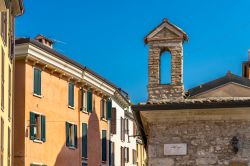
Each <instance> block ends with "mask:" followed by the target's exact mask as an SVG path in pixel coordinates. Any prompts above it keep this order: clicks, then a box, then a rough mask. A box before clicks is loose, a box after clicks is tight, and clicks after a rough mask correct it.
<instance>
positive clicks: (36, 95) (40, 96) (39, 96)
mask: <svg viewBox="0 0 250 166" xmlns="http://www.w3.org/2000/svg"><path fill="white" fill-rule="evenodd" d="M33 96H35V97H38V98H42V97H43V96H42V95H38V94H35V93H33Z"/></svg>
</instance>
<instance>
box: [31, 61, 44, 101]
mask: <svg viewBox="0 0 250 166" xmlns="http://www.w3.org/2000/svg"><path fill="white" fill-rule="evenodd" d="M36 70H37V71H38V72H39V74H40V80H39V81H40V82H37V83H38V84H39V85H37V86H40V87H39V88H40V91H39V92H38V90H37V89H36V76H35V74H36V72H35V71H36ZM33 95H34V96H36V97H42V70H41V69H40V68H39V67H36V66H34V67H33Z"/></svg>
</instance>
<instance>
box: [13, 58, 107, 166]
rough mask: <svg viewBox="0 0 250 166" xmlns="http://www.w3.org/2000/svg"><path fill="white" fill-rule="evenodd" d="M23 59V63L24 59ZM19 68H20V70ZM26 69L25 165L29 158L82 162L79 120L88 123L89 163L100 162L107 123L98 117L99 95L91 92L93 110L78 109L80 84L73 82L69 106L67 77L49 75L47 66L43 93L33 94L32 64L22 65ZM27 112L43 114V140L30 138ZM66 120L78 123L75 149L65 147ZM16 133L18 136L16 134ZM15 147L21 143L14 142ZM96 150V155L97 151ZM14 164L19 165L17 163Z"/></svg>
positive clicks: (58, 165) (65, 165)
mask: <svg viewBox="0 0 250 166" xmlns="http://www.w3.org/2000/svg"><path fill="white" fill-rule="evenodd" d="M22 62H23V63H24V61H22ZM18 72H23V71H22V70H20V71H18ZM25 72H26V75H25V121H24V123H25V124H23V126H25V131H26V133H25V166H29V165H30V163H32V162H37V163H43V164H47V165H49V166H52V165H55V166H69V165H72V166H73V165H74V166H75V165H76V166H77V165H81V135H82V134H81V130H82V129H81V123H82V122H85V123H88V124H89V125H88V128H89V132H88V134H89V139H88V148H89V151H88V156H89V159H88V160H89V165H93V166H94V165H99V164H100V163H101V130H102V129H106V130H107V127H108V126H107V122H104V121H100V100H101V97H99V96H97V95H94V97H93V100H94V103H95V104H94V107H93V108H94V111H93V113H91V114H89V115H88V114H86V113H82V112H80V111H79V100H80V99H79V96H80V94H79V90H80V87H79V86H77V85H76V86H75V90H74V95H75V96H74V101H75V102H74V103H75V108H74V109H71V108H68V81H67V79H62V78H59V77H58V76H55V75H52V74H51V73H50V72H49V71H47V70H46V69H45V70H44V71H42V74H41V80H42V83H41V85H42V86H41V92H42V97H41V98H39V97H35V96H33V67H32V66H31V63H30V64H26V65H25ZM23 88H24V87H23ZM17 93H18V91H17ZM18 100H19V99H18ZM18 102H19V101H18ZM21 102H23V101H21ZM21 111H23V110H21ZM30 112H37V113H41V114H43V115H45V116H46V142H44V143H36V142H34V141H32V140H30V138H29V119H30ZM66 121H68V122H72V123H75V124H77V129H78V148H77V149H69V148H68V147H66V127H65V123H66ZM21 126H22V125H21ZM15 127H16V126H15ZM90 129H91V130H90ZM22 135H23V133H22ZM22 135H21V137H22ZM16 137H17V138H18V137H19V136H17V135H16ZM17 148H22V147H19V146H17ZM17 151H20V149H17ZM21 151H22V150H21ZM98 153H99V155H97V154H98ZM98 156H99V157H98ZM16 166H22V165H21V164H20V165H19V164H18V165H16Z"/></svg>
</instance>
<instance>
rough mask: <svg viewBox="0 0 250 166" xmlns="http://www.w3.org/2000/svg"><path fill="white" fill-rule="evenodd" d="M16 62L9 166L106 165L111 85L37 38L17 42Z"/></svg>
mask: <svg viewBox="0 0 250 166" xmlns="http://www.w3.org/2000/svg"><path fill="white" fill-rule="evenodd" d="M15 63H16V67H15V79H16V80H18V84H16V85H15V89H16V90H15V117H18V118H16V120H15V123H14V126H15V131H14V132H15V140H14V146H15V151H14V165H15V166H30V165H32V166H38V165H39V166H41V165H48V166H49V165H55V166H69V165H82V166H86V165H91V166H92V165H93V166H94V165H98V166H99V165H109V158H110V157H109V153H108V152H109V143H108V142H109V141H108V140H110V132H109V123H110V122H109V120H110V119H111V108H112V100H116V101H120V100H124V99H123V97H122V96H121V95H120V93H119V91H118V90H117V88H116V86H115V85H113V84H112V83H110V82H109V81H107V80H106V79H104V78H103V77H101V76H100V75H98V74H96V73H95V72H94V71H92V70H90V69H89V68H87V67H85V66H82V65H81V64H79V63H77V62H75V61H73V60H71V59H69V58H67V57H66V56H64V55H62V54H60V53H58V52H56V51H55V50H54V49H53V41H51V40H50V39H48V38H46V37H44V36H42V35H38V36H37V37H36V39H35V40H34V39H31V38H19V39H17V40H16V58H15Z"/></svg>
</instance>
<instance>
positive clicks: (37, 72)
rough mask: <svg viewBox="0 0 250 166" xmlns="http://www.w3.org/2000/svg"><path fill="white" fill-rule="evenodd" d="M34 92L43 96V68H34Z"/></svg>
mask: <svg viewBox="0 0 250 166" xmlns="http://www.w3.org/2000/svg"><path fill="white" fill-rule="evenodd" d="M33 91H34V94H35V95H38V96H41V69H38V68H34V89H33Z"/></svg>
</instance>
